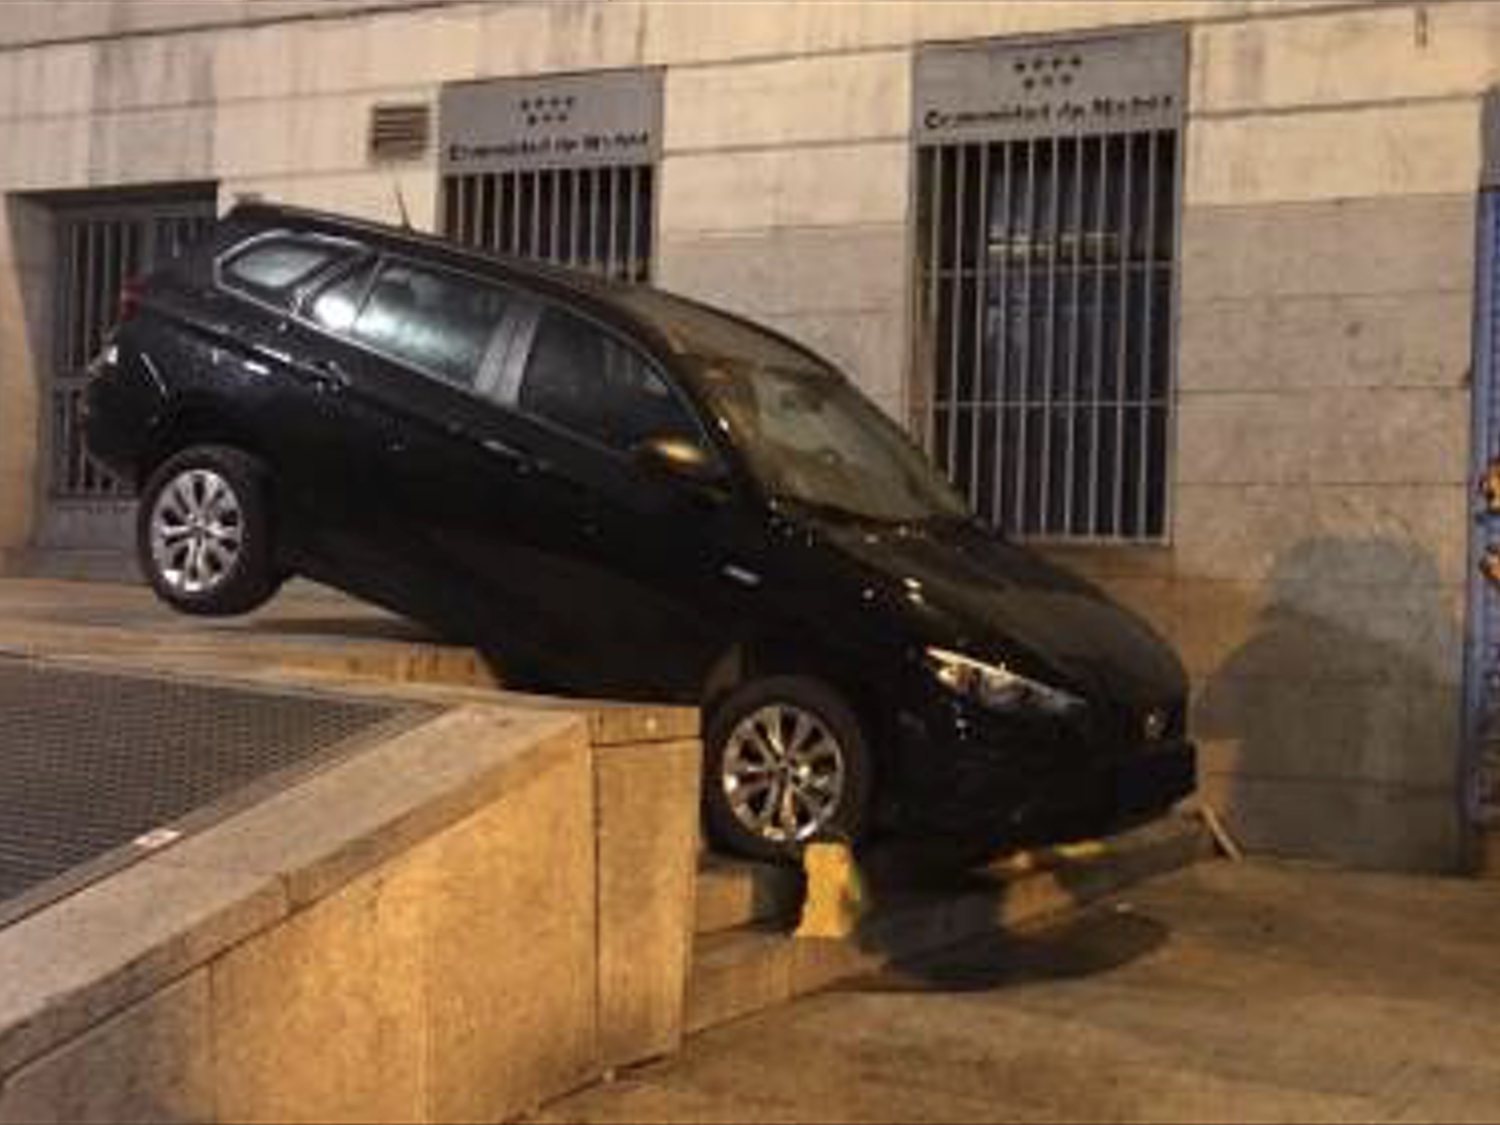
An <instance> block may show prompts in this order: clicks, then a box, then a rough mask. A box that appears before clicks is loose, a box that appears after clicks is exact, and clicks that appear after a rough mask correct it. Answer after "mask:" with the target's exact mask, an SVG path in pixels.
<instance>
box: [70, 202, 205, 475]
mask: <svg viewBox="0 0 1500 1125" xmlns="http://www.w3.org/2000/svg"><path fill="white" fill-rule="evenodd" d="M214 213H215V201H214V197H213V195H212V194H208V195H205V196H203V197H200V198H193V199H188V200H182V199H178V200H174V201H172V202H153V201H132V202H128V203H114V204H107V203H106V204H99V203H90V204H87V205H83V206H73V205H66V204H64V205H60V206H59V207H58V208H57V210H56V212H55V220H56V232H57V233H56V238H57V241H56V255H57V257H56V262H57V303H56V310H57V316H56V319H55V321H54V325H55V328H54V337H53V349H52V368H51V372H50V379H49V386H48V390H47V395H46V399H45V402H46V407H45V409H46V410H47V426H46V429H45V440H46V448H47V459H48V475H47V496H48V499H49V500H50V501H53V502H62V503H67V502H76V501H94V500H109V499H114V498H119V497H123V496H125V495H126V494H127V492H128V489H127V488H126V486H125V485H123V484H122V483H121V482H120V481H118V480H116V479H115V478H114V477H112V476H110V474H109V473H107V472H105V471H104V469H103V468H101V467H100V466H99V464H98V463H97V462H96V461H95V460H94V459H93V458H92V457H91V456H89V451H88V444H87V442H86V440H85V438H84V434H83V430H82V429H81V427H80V426H79V406H80V403H81V401H82V397H83V383H84V368H85V366H86V365H87V364H88V362H89V360H91V359H92V358H93V357H94V355H95V353H96V352H97V351H98V350H99V348H100V347H101V345H102V343H103V340H104V335H105V333H106V332H107V331H108V330H109V328H110V326H111V325H112V324H113V323H114V320H115V313H116V310H117V307H118V301H119V293H120V287H121V285H122V284H124V282H125V281H126V280H128V279H129V278H131V277H135V276H137V275H139V274H142V273H146V272H149V271H150V270H152V269H154V268H156V267H157V266H159V265H161V264H163V263H164V262H166V261H167V260H169V259H170V258H172V257H173V256H174V255H176V254H178V253H179V252H181V250H182V249H183V248H184V247H185V246H187V245H188V244H189V243H191V242H193V241H195V240H196V239H198V238H200V237H201V236H202V235H204V234H205V233H207V231H208V229H209V227H210V226H211V224H212V223H213V221H214Z"/></svg>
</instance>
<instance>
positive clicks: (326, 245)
mask: <svg viewBox="0 0 1500 1125" xmlns="http://www.w3.org/2000/svg"><path fill="white" fill-rule="evenodd" d="M355 251H356V248H355V247H353V246H347V245H344V244H341V243H336V242H326V241H322V240H318V239H310V238H296V237H293V236H290V235H289V236H286V237H275V238H263V239H259V240H257V241H256V242H254V243H252V244H251V245H250V246H248V247H246V248H244V249H243V250H240V251H238V252H237V253H235V254H234V256H233V257H231V258H230V259H229V260H228V261H226V262H225V263H224V266H223V270H222V277H223V279H224V281H225V282H226V283H228V284H229V285H230V286H232V287H233V288H235V289H240V290H244V291H246V292H248V293H250V294H252V295H253V296H255V297H258V298H260V299H261V300H264V301H269V302H271V303H272V304H276V305H279V306H281V307H282V308H288V307H290V306H291V304H292V301H293V299H294V298H295V296H296V293H297V289H298V287H299V286H301V285H303V284H304V283H305V282H307V281H309V280H311V279H312V278H313V277H315V276H317V275H318V274H319V273H321V272H322V271H323V270H325V269H326V268H328V267H329V266H330V265H332V264H333V263H334V262H336V261H339V260H342V259H345V258H348V257H349V256H350V255H352V254H353V253H355Z"/></svg>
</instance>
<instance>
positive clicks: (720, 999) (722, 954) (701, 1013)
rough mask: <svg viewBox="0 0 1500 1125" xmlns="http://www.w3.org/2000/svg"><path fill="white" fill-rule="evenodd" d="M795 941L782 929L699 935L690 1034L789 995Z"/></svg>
mask: <svg viewBox="0 0 1500 1125" xmlns="http://www.w3.org/2000/svg"><path fill="white" fill-rule="evenodd" d="M794 946H795V943H794V942H792V941H789V940H788V939H787V938H786V937H785V936H784V935H782V934H777V933H765V932H761V931H755V930H750V931H738V930H730V931H727V932H725V933H721V934H710V935H708V936H706V937H700V938H698V939H697V941H695V942H694V943H693V973H692V977H691V978H690V980H689V982H688V999H687V1013H686V1016H685V1020H686V1031H687V1032H688V1034H690V1035H691V1034H693V1033H694V1032H698V1031H702V1030H704V1029H705V1028H709V1027H717V1026H718V1025H719V1024H721V1023H728V1022H729V1021H730V1020H733V1019H738V1018H740V1017H741V1016H746V1015H749V1014H751V1013H752V1012H758V1011H760V1010H761V1009H762V1008H769V1007H770V1006H771V1005H773V1004H780V1003H784V1002H785V1001H787V1000H789V999H790V998H791V996H792V965H793V960H794V957H795V955H796V954H795V948H794Z"/></svg>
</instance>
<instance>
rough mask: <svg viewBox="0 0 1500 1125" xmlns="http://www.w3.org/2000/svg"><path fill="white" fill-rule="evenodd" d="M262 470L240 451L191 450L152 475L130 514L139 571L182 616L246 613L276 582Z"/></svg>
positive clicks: (265, 475)
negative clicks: (133, 517) (134, 534)
mask: <svg viewBox="0 0 1500 1125" xmlns="http://www.w3.org/2000/svg"><path fill="white" fill-rule="evenodd" d="M268 476H269V474H268V472H267V470H266V467H265V465H264V464H263V463H262V462H261V461H260V460H259V459H257V458H255V457H253V456H251V455H250V454H248V453H245V452H243V451H242V450H239V449H234V448H232V447H230V446H224V445H198V446H193V447H191V448H189V449H185V450H183V451H182V452H180V453H177V454H175V455H174V456H172V457H170V458H168V459H167V460H166V461H165V462H164V463H163V464H162V465H161V466H159V467H158V468H157V470H156V471H155V472H154V473H152V474H151V477H150V479H149V480H148V481H147V482H146V487H145V488H144V489H143V490H142V492H141V497H140V505H139V508H138V511H137V514H136V550H137V555H138V558H139V560H140V565H141V571H142V573H143V574H145V576H146V579H147V581H149V582H150V584H151V588H152V589H153V590H154V591H156V595H157V597H159V598H161V600H162V601H164V602H166V603H167V604H168V605H170V606H172V608H174V609H176V610H179V611H181V612H182V613H189V614H195V615H198V616H204V617H228V616H233V615H236V614H242V613H249V612H250V611H251V610H253V609H255V608H256V607H258V606H260V605H262V604H263V603H265V602H266V601H267V600H268V599H269V598H270V597H271V596H272V595H273V594H275V593H276V590H277V589H278V588H279V587H280V585H281V577H280V574H279V572H278V571H277V570H276V568H275V560H274V554H273V551H272V544H271V519H270V502H269V498H268V491H269V490H268V488H267V478H268Z"/></svg>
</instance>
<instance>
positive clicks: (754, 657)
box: [86, 204, 1194, 858]
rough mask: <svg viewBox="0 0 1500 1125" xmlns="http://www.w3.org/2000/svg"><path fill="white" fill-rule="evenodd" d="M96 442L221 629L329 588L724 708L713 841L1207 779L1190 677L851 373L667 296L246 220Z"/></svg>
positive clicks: (907, 824) (898, 822) (204, 267)
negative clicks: (1188, 721) (1197, 754)
mask: <svg viewBox="0 0 1500 1125" xmlns="http://www.w3.org/2000/svg"><path fill="white" fill-rule="evenodd" d="M86 410H87V417H88V440H89V443H90V448H91V449H92V451H93V452H94V454H95V455H96V456H97V457H99V458H100V459H101V460H102V461H104V463H105V464H106V465H107V466H109V467H110V468H111V469H112V470H113V471H115V472H117V473H119V474H120V475H121V476H123V477H124V478H125V479H126V480H128V481H130V482H131V483H133V484H134V485H135V486H136V487H137V489H138V491H139V495H140V509H139V523H138V529H139V551H140V561H141V564H142V566H143V568H144V571H145V573H146V575H147V576H148V577H149V579H150V581H151V584H152V585H153V586H154V587H155V589H156V591H157V593H158V594H159V595H160V596H161V597H162V598H163V599H164V600H166V601H167V602H168V603H170V604H171V605H173V606H175V607H177V608H178V609H180V610H183V611H186V612H188V613H200V614H236V613H243V612H245V611H248V610H250V609H253V608H254V607H255V606H257V605H259V604H260V603H261V602H263V601H265V600H266V599H267V598H269V597H270V596H271V595H272V594H274V593H275V591H276V589H277V587H278V586H279V584H280V583H281V582H282V581H283V580H284V579H286V578H287V577H288V576H290V575H293V574H303V575H307V576H309V577H311V578H313V579H316V580H318V581H321V582H324V583H327V584H329V585H332V586H336V587H339V588H342V589H344V590H346V591H349V592H350V593H353V594H355V595H356V596H359V597H362V598H365V599H368V600H371V601H374V602H377V603H381V604H383V605H386V606H389V607H391V608H393V609H395V610H397V611H399V612H401V613H403V614H407V615H409V616H412V617H415V618H418V619H421V620H424V621H426V622H428V623H430V624H431V625H432V626H434V627H435V628H437V629H438V630H440V631H442V632H443V633H445V634H447V635H449V636H452V637H454V638H455V639H461V640H466V641H469V642H472V643H474V644H476V645H478V646H480V647H481V648H482V649H484V650H485V651H486V652H488V653H490V654H492V655H493V656H494V657H495V659H496V660H497V661H498V662H499V664H500V666H501V668H502V669H503V673H504V675H505V676H506V678H507V680H508V681H509V682H514V683H518V684H522V685H535V686H540V687H545V688H548V689H554V690H567V691H577V692H586V693H590V694H606V695H611V696H616V697H624V698H630V697H636V698H652V699H659V700H674V701H685V702H692V703H697V704H701V705H702V707H703V709H704V715H705V745H706V770H705V785H704V804H705V815H706V820H707V824H708V827H709V830H710V832H711V833H712V835H713V836H714V837H715V838H716V839H717V840H718V841H719V842H720V843H721V844H723V845H726V846H728V847H729V848H731V849H734V850H737V851H740V852H743V853H747V854H750V855H756V856H762V857H771V858H785V857H788V856H792V855H794V854H796V852H797V850H798V849H799V847H800V845H801V844H802V843H804V842H805V841H807V840H809V839H811V838H813V837H815V836H824V837H827V836H842V837H846V838H851V839H858V838H862V837H865V836H867V835H868V834H869V833H870V832H871V831H872V830H873V829H876V828H882V829H894V830H897V831H901V832H906V833H920V834H923V835H932V834H939V835H942V836H946V837H952V838H954V839H963V840H971V841H983V842H985V843H987V844H991V845H999V844H1003V843H1006V842H1017V843H1019V842H1023V841H1034V840H1036V839H1039V838H1048V837H1055V836H1058V835H1061V834H1074V833H1084V832H1093V831H1100V830H1103V829H1105V828H1107V827H1110V826H1113V825H1116V824H1119V823H1123V822H1125V821H1128V820H1137V819H1144V818H1147V817H1150V816H1153V815H1156V814H1159V813H1160V812H1162V811H1163V810H1165V809H1166V808H1167V807H1168V806H1170V805H1171V804H1172V803H1173V802H1174V801H1176V800H1177V799H1178V798H1180V797H1182V796H1183V795H1185V794H1186V793H1188V792H1189V791H1190V790H1191V789H1192V786H1193V779H1194V753H1193V747H1192V746H1191V744H1190V743H1189V742H1188V741H1187V740H1186V739H1185V737H1184V708H1185V703H1186V683H1185V678H1184V675H1183V671H1182V667H1181V665H1180V664H1179V662H1178V660H1177V658H1176V656H1175V655H1174V654H1173V653H1172V651H1171V649H1170V648H1168V647H1167V646H1166V645H1165V644H1164V643H1163V642H1162V641H1161V640H1160V639H1158V638H1157V637H1156V636H1155V635H1154V634H1153V632H1152V631H1151V630H1150V629H1149V628H1148V627H1147V626H1146V625H1145V624H1143V623H1142V622H1141V621H1140V620H1139V619H1138V618H1136V617H1135V616H1134V615H1132V614H1131V613H1129V612H1127V611H1126V610H1124V609H1122V608H1120V607H1119V606H1117V605H1115V604H1114V603H1113V602H1111V601H1110V600H1109V599H1108V598H1106V597H1105V596H1104V595H1103V594H1102V593H1100V592H1099V591H1098V590H1097V589H1095V588H1094V587H1092V586H1090V585H1088V584H1086V583H1085V582H1083V581H1081V580H1080V579H1078V578H1075V577H1073V576H1071V575H1069V574H1067V573H1065V572H1063V571H1061V570H1059V569H1057V568H1056V567H1054V566H1051V565H1049V564H1048V563H1046V562H1044V561H1043V560H1042V559H1041V558H1039V557H1038V556H1036V555H1035V554H1032V553H1031V552H1029V551H1027V550H1026V549H1024V548H1022V547H1020V546H1017V545H1015V544H1013V543H1010V542H1007V541H1006V540H1005V538H1004V537H1003V536H1002V535H1000V534H998V533H997V532H995V531H993V530H991V529H989V528H987V527H985V526H983V525H982V524H981V523H980V522H979V521H977V520H976V519H975V518H974V517H973V516H972V515H971V514H970V512H969V510H968V508H967V506H966V504H965V502H964V501H963V500H962V499H961V498H960V497H959V496H958V495H957V494H956V493H955V492H954V491H953V489H952V488H951V487H950V486H949V484H948V483H947V482H946V481H945V480H944V479H943V478H942V477H941V476H940V475H939V474H938V473H937V472H936V471H935V470H934V469H933V468H932V467H931V466H930V464H929V463H928V462H927V460H926V459H925V458H924V456H923V454H922V453H921V452H920V451H919V450H918V449H917V448H916V447H915V446H913V445H912V444H911V443H910V442H909V441H908V439H907V438H906V436H905V435H904V434H903V433H902V431H901V430H900V429H899V428H898V427H897V426H896V425H894V424H893V423H892V422H890V421H889V420H888V419H887V418H886V417H885V416H884V415H883V414H882V413H881V411H880V410H879V409H877V408H876V407H875V406H874V405H873V404H871V403H870V402H869V401H868V400H867V399H866V398H864V397H863V396H862V395H861V394H860V392H859V391H858V390H857V389H855V387H854V386H853V385H852V384H851V383H850V382H849V381H848V379H846V378H845V377H844V376H843V375H841V374H840V373H839V372H838V371H837V370H835V369H834V368H833V367H832V366H831V365H830V364H829V363H827V362H826V361H825V360H823V359H821V358H819V357H818V356H817V355H816V354H814V353H813V352H811V351H809V350H807V349H806V348H804V347H802V346H801V345H799V344H797V343H795V342H794V341H792V340H789V339H787V338H785V337H783V336H780V335H777V334H776V333H774V332H771V331H768V330H766V329H764V328H761V327H758V326H757V325H755V324H752V323H750V322H748V321H745V320H742V319H740V318H738V317H734V316H731V315H728V314H726V313H723V312H719V311H716V310H714V309H711V308H709V307H706V306H704V305H701V304H698V303H695V302H692V301H688V300H685V299H683V298H681V297H676V296H672V295H669V294H667V293H664V292H662V291H659V290H656V289H652V288H649V287H645V286H623V285H616V284H611V283H608V282H605V281H602V280H599V279H597V278H593V277H590V276H585V275H582V274H580V273H576V272H571V271H566V270H560V269H552V268H547V267H542V266H537V265H530V264H525V263H520V262H514V261H508V260H499V259H496V258H493V257H489V256H486V255H482V254H478V253H474V252H469V251H465V250H462V249H459V248H457V247H454V246H452V245H450V244H448V243H445V242H442V241H440V240H438V239H435V238H429V237H425V236H422V235H418V234H415V233H413V232H411V231H406V230H397V229H394V228H390V227H385V226H379V225H376V224H371V223H366V222H360V221H355V220H350V219H345V218H340V217H336V216H331V215H324V214H318V213H312V212H306V211H300V210H293V209H288V208H282V207H274V206H270V205H265V204H249V205H242V206H240V207H238V208H236V209H235V210H234V211H232V212H231V213H230V215H229V216H227V218H226V219H225V220H224V221H223V222H221V223H220V224H219V226H218V228H217V231H216V233H215V235H214V236H213V237H212V238H211V239H210V241H209V243H208V244H207V245H204V246H201V247H199V248H198V249H197V250H195V251H193V252H190V253H189V254H187V255H186V256H185V257H183V258H181V259H179V260H178V261H176V262H175V263H173V264H172V265H170V266H168V267H167V268H165V269H164V270H162V271H161V272H159V273H157V274H155V275H153V276H151V277H149V278H147V279H146V280H145V281H144V282H141V283H137V284H133V285H130V286H128V287H127V291H126V292H125V294H123V297H122V321H121V323H120V325H119V327H118V329H117V332H116V334H115V336H114V337H113V341H112V343H111V344H110V346H109V347H108V348H107V349H106V350H105V352H104V353H103V354H102V355H101V356H100V358H99V359H98V360H97V361H96V363H95V372H94V378H93V379H92V381H91V383H90V385H89V389H88V395H87V402H86Z"/></svg>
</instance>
